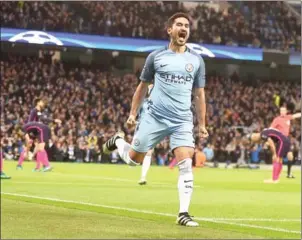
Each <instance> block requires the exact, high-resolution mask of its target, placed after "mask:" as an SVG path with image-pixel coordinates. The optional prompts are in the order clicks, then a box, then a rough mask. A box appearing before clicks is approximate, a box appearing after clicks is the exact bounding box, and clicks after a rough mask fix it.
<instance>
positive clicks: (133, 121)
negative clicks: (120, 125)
mask: <svg viewBox="0 0 302 240" xmlns="http://www.w3.org/2000/svg"><path fill="white" fill-rule="evenodd" d="M136 124H137V121H136V117H135V116H133V115H130V116H129V118H128V120H127V127H128V128H131V127H133V126H135V125H136Z"/></svg>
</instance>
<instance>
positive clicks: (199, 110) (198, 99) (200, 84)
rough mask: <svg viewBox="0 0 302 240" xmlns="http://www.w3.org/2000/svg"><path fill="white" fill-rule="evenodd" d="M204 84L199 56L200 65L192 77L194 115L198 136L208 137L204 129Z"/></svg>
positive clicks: (203, 70) (202, 64) (203, 72)
mask: <svg viewBox="0 0 302 240" xmlns="http://www.w3.org/2000/svg"><path fill="white" fill-rule="evenodd" d="M204 86H205V64H204V61H203V59H202V58H201V57H200V66H199V69H198V72H197V74H196V76H195V79H194V85H193V87H194V88H195V90H194V101H195V106H196V115H197V121H198V127H199V133H200V137H208V135H209V134H208V132H207V130H206V98H205V93H204Z"/></svg>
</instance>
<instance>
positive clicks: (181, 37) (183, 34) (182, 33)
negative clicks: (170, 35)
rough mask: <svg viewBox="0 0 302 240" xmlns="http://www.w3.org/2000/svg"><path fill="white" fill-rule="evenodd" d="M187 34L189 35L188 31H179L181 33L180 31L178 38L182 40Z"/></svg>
mask: <svg viewBox="0 0 302 240" xmlns="http://www.w3.org/2000/svg"><path fill="white" fill-rule="evenodd" d="M186 36H187V33H186V32H179V33H178V38H179V39H180V40H185V38H186Z"/></svg>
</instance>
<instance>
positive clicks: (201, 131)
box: [198, 126, 209, 138]
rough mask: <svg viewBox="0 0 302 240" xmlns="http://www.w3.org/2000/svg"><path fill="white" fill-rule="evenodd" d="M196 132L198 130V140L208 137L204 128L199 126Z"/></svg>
mask: <svg viewBox="0 0 302 240" xmlns="http://www.w3.org/2000/svg"><path fill="white" fill-rule="evenodd" d="M198 130H199V131H198V133H199V137H200V138H207V137H208V136H209V133H208V131H207V129H206V127H205V126H199V129H198Z"/></svg>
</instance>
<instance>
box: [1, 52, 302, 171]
mask: <svg viewBox="0 0 302 240" xmlns="http://www.w3.org/2000/svg"><path fill="white" fill-rule="evenodd" d="M137 84H138V78H137V74H132V73H128V74H123V75H114V74H113V73H112V72H110V71H108V72H104V71H100V70H99V68H98V67H97V66H90V67H88V66H84V65H82V66H81V65H79V64H76V65H73V64H71V63H68V64H67V63H62V62H56V61H54V62H49V61H45V58H35V57H21V56H15V55H7V56H4V55H2V60H1V136H2V138H1V142H2V146H3V147H4V152H5V154H6V158H8V159H16V158H18V154H19V153H20V151H21V150H22V147H23V135H22V131H21V129H20V126H22V124H23V123H24V121H25V120H26V118H27V116H28V113H29V111H30V109H31V108H32V107H34V106H33V100H34V99H35V98H36V97H42V98H43V99H45V100H46V101H47V103H48V108H47V110H48V112H49V113H48V115H49V117H50V118H53V119H55V118H58V119H61V120H62V121H63V124H62V126H58V125H56V124H54V123H53V124H50V128H51V129H52V131H53V133H54V134H53V138H52V140H51V141H50V146H49V147H50V148H49V150H48V151H49V154H51V156H52V157H51V159H53V160H56V161H78V162H83V161H84V162H85V161H86V162H108V161H109V162H119V161H120V159H119V157H118V154H117V153H116V152H114V153H113V154H112V155H111V156H109V157H108V156H105V155H102V154H101V150H100V148H101V145H102V143H104V141H106V140H107V139H108V138H109V137H111V136H112V135H113V134H114V133H115V131H117V130H123V131H124V132H125V133H126V139H127V141H128V142H131V140H132V134H133V132H134V129H128V128H127V127H126V124H125V123H126V120H127V117H128V113H129V110H130V104H131V100H132V96H133V93H134V91H135V88H136V86H137ZM206 99H207V128H208V131H209V135H210V136H209V138H208V139H207V140H203V141H199V139H198V138H197V139H196V143H197V151H201V150H202V149H204V147H205V146H207V148H206V150H204V151H205V156H206V157H207V160H215V161H225V159H229V160H230V161H233V162H234V161H237V160H240V158H242V159H247V155H249V154H251V151H254V150H255V151H256V150H257V149H258V147H259V146H252V147H253V148H252V149H251V148H250V147H249V146H244V145H243V144H242V136H243V135H245V134H247V133H248V132H251V131H260V130H261V129H263V128H265V127H268V126H269V125H270V123H271V121H272V119H273V118H274V117H275V116H277V115H278V114H279V107H280V106H281V105H282V104H283V103H284V102H290V103H291V106H292V107H291V110H292V111H293V112H295V111H299V109H300V108H301V105H300V104H301V101H300V99H301V93H300V85H299V81H297V82H289V81H264V80H261V81H260V80H257V81H251V82H249V81H244V80H243V79H240V78H239V77H238V75H237V74H236V73H234V74H233V75H232V76H229V77H227V78H225V77H222V76H218V75H215V74H213V75H210V76H207V85H206ZM193 111H194V106H193ZM194 121H195V122H196V119H194ZM196 133H197V132H196V131H195V134H196ZM290 136H291V141H292V146H293V148H294V150H295V152H296V157H298V155H297V154H298V152H299V151H298V149H299V148H300V142H299V141H300V139H301V126H300V121H299V120H297V121H294V122H293V123H292V127H291V135H290ZM257 151H258V150H257ZM235 153H236V154H235ZM172 158H173V156H172V154H171V153H170V151H169V140H168V139H165V140H164V141H162V142H161V143H160V144H158V145H157V146H156V148H155V151H154V159H155V161H156V162H157V164H159V165H166V164H168V162H169V161H171V159H172Z"/></svg>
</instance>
